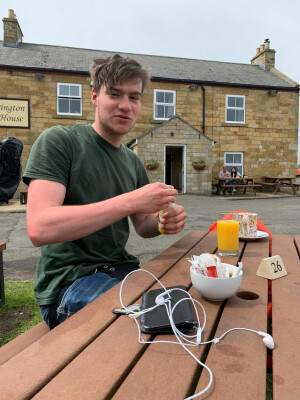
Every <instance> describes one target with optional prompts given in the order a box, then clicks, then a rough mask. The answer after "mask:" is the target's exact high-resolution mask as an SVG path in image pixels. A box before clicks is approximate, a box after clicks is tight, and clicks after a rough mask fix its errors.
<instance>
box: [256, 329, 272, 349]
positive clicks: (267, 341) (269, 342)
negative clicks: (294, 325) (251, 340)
mask: <svg viewBox="0 0 300 400" xmlns="http://www.w3.org/2000/svg"><path fill="white" fill-rule="evenodd" d="M257 333H258V334H259V335H260V336H263V342H264V344H265V345H266V346H267V347H268V349H270V350H273V349H274V347H275V343H274V339H273V338H272V336H271V335H269V334H268V333H265V332H261V331H258V332H257Z"/></svg>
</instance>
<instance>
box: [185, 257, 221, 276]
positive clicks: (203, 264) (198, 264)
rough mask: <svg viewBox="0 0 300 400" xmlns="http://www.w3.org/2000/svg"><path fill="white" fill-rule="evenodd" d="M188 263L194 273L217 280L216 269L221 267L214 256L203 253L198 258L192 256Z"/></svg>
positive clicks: (217, 258) (218, 260)
mask: <svg viewBox="0 0 300 400" xmlns="http://www.w3.org/2000/svg"><path fill="white" fill-rule="evenodd" d="M189 262H190V263H191V264H192V268H193V270H194V271H195V272H196V273H200V274H201V275H203V276H210V277H214V278H218V268H219V267H220V265H221V261H220V258H219V257H218V256H216V255H215V254H209V253H203V254H201V255H200V256H196V255H193V256H192V257H191V259H190V260H189Z"/></svg>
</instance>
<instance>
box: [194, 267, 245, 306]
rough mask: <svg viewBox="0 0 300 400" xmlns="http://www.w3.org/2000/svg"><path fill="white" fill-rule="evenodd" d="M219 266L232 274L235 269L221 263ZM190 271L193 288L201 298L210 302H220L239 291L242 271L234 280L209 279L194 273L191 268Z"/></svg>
mask: <svg viewBox="0 0 300 400" xmlns="http://www.w3.org/2000/svg"><path fill="white" fill-rule="evenodd" d="M221 266H222V267H224V268H226V267H227V268H228V270H229V272H234V271H235V270H236V269H237V267H235V266H234V265H230V264H223V263H222V264H221ZM190 271H191V280H192V284H193V286H194V288H195V289H196V290H197V292H199V293H200V294H202V296H203V297H205V298H207V299H208V300H212V301H221V300H224V299H228V298H229V297H231V296H233V295H234V294H235V293H236V292H237V291H238V290H239V287H240V285H241V282H242V276H243V271H241V272H240V274H239V276H236V277H234V278H211V277H208V276H202V275H200V274H198V273H196V272H195V271H194V270H193V269H192V267H191V268H190Z"/></svg>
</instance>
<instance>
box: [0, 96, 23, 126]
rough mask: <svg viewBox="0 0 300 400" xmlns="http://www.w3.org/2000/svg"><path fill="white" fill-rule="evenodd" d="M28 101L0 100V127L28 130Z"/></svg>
mask: <svg viewBox="0 0 300 400" xmlns="http://www.w3.org/2000/svg"><path fill="white" fill-rule="evenodd" d="M29 106H30V103H29V100H19V99H3V98H0V127H4V128H30V109H29Z"/></svg>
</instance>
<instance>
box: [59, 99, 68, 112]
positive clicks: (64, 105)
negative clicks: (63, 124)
mask: <svg viewBox="0 0 300 400" xmlns="http://www.w3.org/2000/svg"><path fill="white" fill-rule="evenodd" d="M58 112H60V113H69V100H67V99H58Z"/></svg>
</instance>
